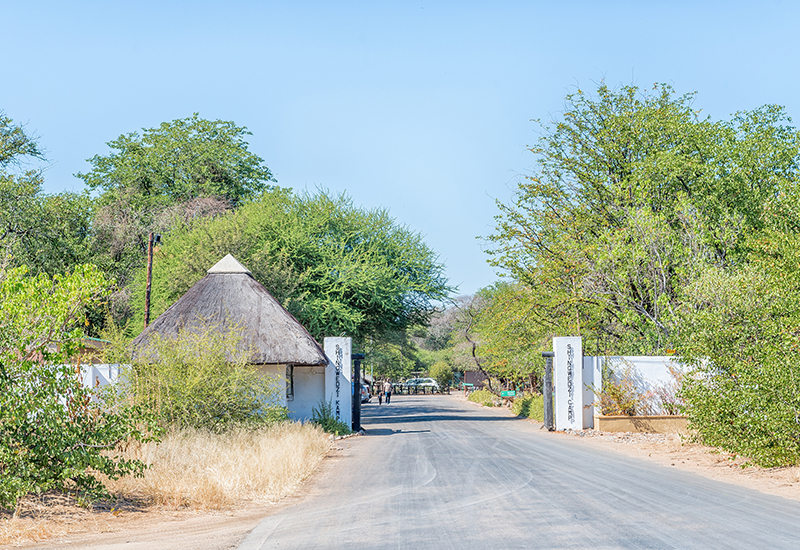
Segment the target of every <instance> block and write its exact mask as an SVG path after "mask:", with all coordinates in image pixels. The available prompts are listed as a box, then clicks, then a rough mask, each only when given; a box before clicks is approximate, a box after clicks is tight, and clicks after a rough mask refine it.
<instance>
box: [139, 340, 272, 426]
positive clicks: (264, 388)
mask: <svg viewBox="0 0 800 550" xmlns="http://www.w3.org/2000/svg"><path fill="white" fill-rule="evenodd" d="M237 333H238V331H236V330H230V331H228V332H227V333H223V332H220V331H219V330H218V328H217V327H215V326H208V327H206V328H205V329H204V330H203V331H201V332H200V333H194V332H183V333H180V334H179V336H178V338H176V339H174V340H173V339H166V338H163V339H162V338H156V339H155V343H154V346H153V349H151V350H145V351H144V352H143V354H142V356H143V357H157V358H158V360H157V361H153V362H147V361H146V360H144V359H142V360H139V361H137V362H135V363H133V365H132V367H131V369H130V370H129V371H128V372H127V373H126V374H125V378H126V381H127V384H126V389H127V391H128V392H129V395H130V396H131V398H132V399H133V400H134V401H135V402H136V403H139V404H141V405H143V406H145V407H146V408H147V409H148V410H150V411H152V412H153V413H154V414H155V415H156V416H157V418H158V421H159V423H160V424H161V425H162V426H163V427H165V428H166V427H178V428H186V427H191V428H202V429H207V430H211V431H213V432H218V433H219V432H222V431H225V430H228V429H230V428H233V427H240V426H244V427H248V426H252V427H255V426H262V425H268V424H272V423H274V422H278V421H282V420H285V419H287V418H288V416H287V410H286V407H284V406H283V405H282V402H283V399H282V392H283V384H282V383H281V380H280V379H279V377H278V376H277V375H267V374H264V373H260V372H258V370H257V369H256V367H255V366H253V365H250V364H248V363H247V361H246V358H247V357H248V356H249V354H248V353H246V352H243V351H237V344H238V341H239V337H238V336H237ZM154 353H155V354H157V355H153V354H154Z"/></svg>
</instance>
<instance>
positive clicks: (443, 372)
mask: <svg viewBox="0 0 800 550" xmlns="http://www.w3.org/2000/svg"><path fill="white" fill-rule="evenodd" d="M430 376H431V378H433V379H434V380H436V382H437V383H438V384H439V387H440V388H442V389H445V388H447V387H449V386H450V383H451V382H452V381H453V367H452V366H450V364H449V363H447V362H445V361H437V362H435V363H434V364H433V365H432V366H431V370H430Z"/></svg>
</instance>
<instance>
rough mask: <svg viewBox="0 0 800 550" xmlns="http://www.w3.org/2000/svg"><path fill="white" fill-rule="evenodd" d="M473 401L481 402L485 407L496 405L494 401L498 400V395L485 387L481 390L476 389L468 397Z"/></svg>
mask: <svg viewBox="0 0 800 550" xmlns="http://www.w3.org/2000/svg"><path fill="white" fill-rule="evenodd" d="M467 399H469V400H470V401H472V402H473V403H479V404H481V405H483V406H484V407H494V402H495V401H496V400H497V396H496V395H495V394H494V393H492V392H491V391H489V390H487V389H485V388H483V389H480V390H475V391H473V392H470V394H469V397H467Z"/></svg>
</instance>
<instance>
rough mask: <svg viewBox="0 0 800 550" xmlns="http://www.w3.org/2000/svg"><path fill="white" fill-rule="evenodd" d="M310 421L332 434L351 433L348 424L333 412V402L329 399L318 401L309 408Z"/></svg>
mask: <svg viewBox="0 0 800 550" xmlns="http://www.w3.org/2000/svg"><path fill="white" fill-rule="evenodd" d="M311 422H312V423H313V424H316V425H317V426H319V427H320V428H322V430H323V431H324V432H325V433H329V434H333V435H334V436H340V435H348V434H351V433H353V430H351V429H350V426H348V425H347V424H345V423H344V422H342V421H340V420H339V419H337V418H336V415H334V414H333V404H331V402H330V401H328V402H325V401H320V402H319V403H318V404H317V406H316V407H314V408H313V409H312V410H311Z"/></svg>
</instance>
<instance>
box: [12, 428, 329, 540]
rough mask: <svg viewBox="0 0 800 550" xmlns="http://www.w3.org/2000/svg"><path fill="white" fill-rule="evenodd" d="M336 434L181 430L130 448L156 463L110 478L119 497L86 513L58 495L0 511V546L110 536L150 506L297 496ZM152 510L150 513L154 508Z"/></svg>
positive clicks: (205, 505)
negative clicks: (117, 523)
mask: <svg viewBox="0 0 800 550" xmlns="http://www.w3.org/2000/svg"><path fill="white" fill-rule="evenodd" d="M330 446H331V440H330V436H329V435H326V434H325V433H324V432H323V431H322V430H321V429H319V428H317V427H316V426H313V425H310V424H305V425H301V424H297V423H290V422H286V423H282V424H277V425H274V426H272V427H269V428H263V429H259V430H249V431H248V430H237V431H233V432H230V433H226V434H214V433H210V432H204V431H199V430H181V431H177V432H173V433H171V434H169V435H167V436H166V437H164V439H163V441H162V443H160V444H158V445H156V444H154V443H148V444H145V445H142V444H136V445H133V444H131V445H129V446H128V448H127V450H126V453H125V454H126V455H127V456H128V457H129V458H138V459H141V460H144V461H145V462H147V463H148V464H150V465H151V468H149V469H148V470H147V472H146V473H145V477H143V478H123V479H120V480H117V481H112V480H106V486H107V487H108V489H109V490H110V491H111V492H112V493H114V494H115V495H117V496H118V497H119V498H118V499H117V500H116V501H112V502H98V503H95V505H94V506H93V507H92V508H89V509H87V508H82V507H80V506H78V505H77V503H76V502H75V500H74V499H73V498H72V497H70V496H68V495H63V494H59V493H55V492H52V493H47V494H46V495H42V496H38V497H35V496H30V497H28V498H26V499H25V500H24V501H23V502H22V505H21V506H20V513H19V516H18V517H13V516H12V514H11V512H10V511H8V510H6V511H0V546H19V545H22V544H30V543H35V542H40V541H43V540H46V539H49V538H52V537H56V536H62V535H66V534H68V533H73V532H78V531H95V532H104V531H107V530H109V529H111V523H113V521H114V518H115V517H116V516H118V515H119V514H123V516H125V517H132V516H133V515H137V514H144V513H146V512H147V511H148V507H149V506H154V505H155V506H157V507H159V508H162V509H163V508H168V509H178V508H184V509H195V510H219V509H224V508H230V507H233V506H234V505H235V504H236V503H237V501H243V500H249V501H255V502H274V501H276V500H278V499H280V498H281V497H284V496H286V495H288V494H290V493H292V492H293V491H294V490H295V489H296V488H297V486H298V485H299V484H300V483H301V482H302V481H303V480H304V479H306V478H307V477H308V476H309V475H310V474H311V473H312V472H313V471H314V469H315V468H316V467H317V465H318V464H319V462H320V461H321V460H322V459H323V458H324V457H325V455H326V454H327V453H328V451H329V450H330ZM150 509H151V510H152V508H150Z"/></svg>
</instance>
